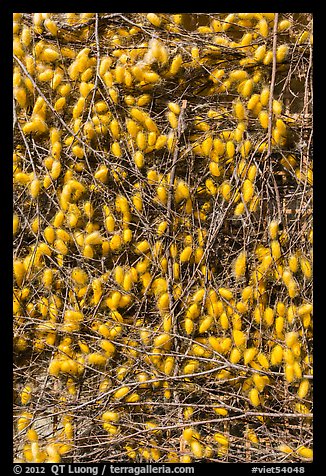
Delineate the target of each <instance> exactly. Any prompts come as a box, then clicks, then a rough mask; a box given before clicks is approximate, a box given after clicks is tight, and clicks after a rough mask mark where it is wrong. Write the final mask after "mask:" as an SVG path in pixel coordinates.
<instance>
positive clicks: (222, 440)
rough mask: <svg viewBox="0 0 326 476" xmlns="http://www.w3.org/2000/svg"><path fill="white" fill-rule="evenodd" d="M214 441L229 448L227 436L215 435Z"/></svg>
mask: <svg viewBox="0 0 326 476" xmlns="http://www.w3.org/2000/svg"><path fill="white" fill-rule="evenodd" d="M213 437H214V440H215V441H216V442H217V443H218V444H219V445H221V446H225V447H227V446H229V440H228V438H227V437H226V436H224V435H222V433H215V434H214V435H213Z"/></svg>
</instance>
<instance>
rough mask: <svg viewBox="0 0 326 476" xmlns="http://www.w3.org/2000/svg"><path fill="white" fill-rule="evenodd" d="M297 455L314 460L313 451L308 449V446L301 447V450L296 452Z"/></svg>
mask: <svg viewBox="0 0 326 476" xmlns="http://www.w3.org/2000/svg"><path fill="white" fill-rule="evenodd" d="M296 453H297V454H298V455H299V456H301V457H302V458H305V459H312V458H313V450H312V449H311V448H307V446H300V448H298V449H297V450H296Z"/></svg>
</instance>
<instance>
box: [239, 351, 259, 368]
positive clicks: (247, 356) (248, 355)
mask: <svg viewBox="0 0 326 476" xmlns="http://www.w3.org/2000/svg"><path fill="white" fill-rule="evenodd" d="M257 352H258V350H257V349H256V348H255V347H250V348H249V349H246V350H245V351H244V353H243V361H244V363H245V365H248V364H249V363H250V362H251V361H252V360H253V359H254V358H255V357H256V354H257Z"/></svg>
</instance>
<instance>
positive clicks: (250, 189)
mask: <svg viewBox="0 0 326 476" xmlns="http://www.w3.org/2000/svg"><path fill="white" fill-rule="evenodd" d="M254 191H255V189H254V185H253V183H252V182H251V181H250V180H249V179H246V180H245V181H244V182H243V185H242V195H243V200H244V202H245V203H248V202H249V201H250V200H251V199H252V197H253V195H254Z"/></svg>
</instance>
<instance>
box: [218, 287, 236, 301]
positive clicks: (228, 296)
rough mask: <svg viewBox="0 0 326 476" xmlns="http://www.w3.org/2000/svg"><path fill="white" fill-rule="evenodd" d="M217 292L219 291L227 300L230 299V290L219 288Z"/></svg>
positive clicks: (231, 295)
mask: <svg viewBox="0 0 326 476" xmlns="http://www.w3.org/2000/svg"><path fill="white" fill-rule="evenodd" d="M218 292H219V294H220V296H222V297H223V298H224V299H226V300H227V301H230V300H231V299H232V298H233V294H232V291H230V290H229V289H227V288H219V290H218Z"/></svg>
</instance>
